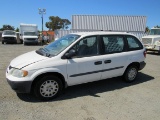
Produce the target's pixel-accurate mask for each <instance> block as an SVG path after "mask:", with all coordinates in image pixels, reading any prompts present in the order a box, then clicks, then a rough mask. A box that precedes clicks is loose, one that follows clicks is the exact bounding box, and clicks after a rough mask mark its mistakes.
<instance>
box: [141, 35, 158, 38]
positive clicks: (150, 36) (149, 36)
mask: <svg viewBox="0 0 160 120" xmlns="http://www.w3.org/2000/svg"><path fill="white" fill-rule="evenodd" d="M159 37H160V35H148V36H144V37H143V38H159Z"/></svg>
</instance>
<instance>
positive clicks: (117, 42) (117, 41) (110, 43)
mask: <svg viewBox="0 0 160 120" xmlns="http://www.w3.org/2000/svg"><path fill="white" fill-rule="evenodd" d="M102 40H103V43H104V48H105V50H104V52H105V53H106V54H108V53H118V52H122V51H123V50H124V39H123V37H122V36H103V37H102Z"/></svg>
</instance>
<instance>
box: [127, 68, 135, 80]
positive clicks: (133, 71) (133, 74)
mask: <svg viewBox="0 0 160 120" xmlns="http://www.w3.org/2000/svg"><path fill="white" fill-rule="evenodd" d="M136 75H137V70H136V68H132V69H130V71H129V72H128V79H129V80H130V81H132V80H134V79H135V77H136Z"/></svg>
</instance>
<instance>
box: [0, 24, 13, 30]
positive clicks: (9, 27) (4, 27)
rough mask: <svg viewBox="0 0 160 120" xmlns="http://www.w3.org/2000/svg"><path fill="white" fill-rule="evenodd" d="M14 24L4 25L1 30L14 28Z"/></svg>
mask: <svg viewBox="0 0 160 120" xmlns="http://www.w3.org/2000/svg"><path fill="white" fill-rule="evenodd" d="M14 29H15V28H14V26H11V25H3V27H2V28H1V29H0V30H2V31H3V30H14Z"/></svg>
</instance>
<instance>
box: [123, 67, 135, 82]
mask: <svg viewBox="0 0 160 120" xmlns="http://www.w3.org/2000/svg"><path fill="white" fill-rule="evenodd" d="M137 74H138V68H137V66H135V65H131V66H129V67H128V68H127V69H126V71H125V73H124V75H123V78H124V80H125V81H126V82H129V83H130V82H133V81H135V79H136V77H137Z"/></svg>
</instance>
